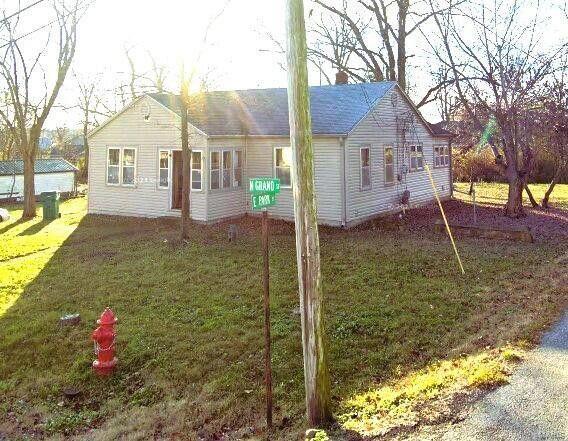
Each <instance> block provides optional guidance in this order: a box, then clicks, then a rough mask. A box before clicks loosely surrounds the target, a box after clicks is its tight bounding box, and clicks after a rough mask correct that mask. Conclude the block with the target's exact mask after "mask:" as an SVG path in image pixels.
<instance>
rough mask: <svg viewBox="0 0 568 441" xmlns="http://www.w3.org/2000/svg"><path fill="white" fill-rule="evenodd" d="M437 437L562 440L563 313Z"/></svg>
mask: <svg viewBox="0 0 568 441" xmlns="http://www.w3.org/2000/svg"><path fill="white" fill-rule="evenodd" d="M434 438H435V439H442V440H452V441H454V440H460V441H461V440H480V441H485V440H491V441H512V440H514V441H517V440H530V441H539V440H547V441H556V440H562V441H565V440H568V313H566V315H565V316H564V318H563V319H562V320H561V321H560V322H559V323H558V324H557V325H556V326H555V327H554V328H553V329H552V330H551V331H549V332H548V333H547V334H546V335H545V336H544V338H543V340H542V343H541V346H540V347H539V348H538V349H536V350H535V351H533V352H531V353H530V354H529V355H528V356H527V359H526V361H525V362H524V363H523V364H522V365H521V366H520V367H519V368H518V369H517V370H516V371H515V373H514V374H513V375H512V376H511V379H510V384H508V385H506V386H503V387H501V388H499V389H497V390H495V391H494V392H492V393H490V394H488V395H487V396H486V397H484V398H483V399H482V400H481V401H480V402H479V403H477V404H476V405H475V406H474V409H473V411H472V413H471V414H470V415H469V417H468V418H466V419H465V420H464V421H463V422H462V423H460V424H457V425H456V426H454V427H453V428H452V429H450V431H449V432H446V433H445V434H443V435H441V436H439V437H434Z"/></svg>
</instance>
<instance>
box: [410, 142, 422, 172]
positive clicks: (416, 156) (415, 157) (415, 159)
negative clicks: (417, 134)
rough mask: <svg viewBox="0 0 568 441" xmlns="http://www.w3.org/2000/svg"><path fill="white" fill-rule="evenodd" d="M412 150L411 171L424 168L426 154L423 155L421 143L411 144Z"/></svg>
mask: <svg viewBox="0 0 568 441" xmlns="http://www.w3.org/2000/svg"><path fill="white" fill-rule="evenodd" d="M409 152H410V171H417V170H422V169H423V168H424V156H423V155H422V146H421V145H411V146H410V147H409Z"/></svg>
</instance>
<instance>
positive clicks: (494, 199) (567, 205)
mask: <svg viewBox="0 0 568 441" xmlns="http://www.w3.org/2000/svg"><path fill="white" fill-rule="evenodd" d="M454 186H455V188H456V189H457V190H459V191H461V192H469V182H458V183H455V184H454ZM529 188H530V189H531V192H532V194H533V196H534V197H535V199H536V200H537V202H539V203H540V202H541V201H542V198H543V197H544V193H545V192H546V190H547V189H548V184H529ZM475 190H476V193H475V194H476V198H477V200H478V201H479V202H480V203H489V204H501V205H502V204H504V203H505V202H506V201H507V185H505V184H500V183H494V182H481V183H478V184H475ZM455 196H456V197H457V198H458V199H463V200H465V201H468V202H469V201H471V198H470V196H468V195H465V194H463V193H458V192H456V193H455ZM523 202H524V204H525V205H527V206H530V201H529V199H528V196H527V194H526V193H524V192H523ZM550 205H551V206H552V207H558V208H562V209H565V210H566V209H568V184H558V185H556V187H554V190H553V192H552V195H551V196H550Z"/></svg>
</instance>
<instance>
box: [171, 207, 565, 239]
mask: <svg viewBox="0 0 568 441" xmlns="http://www.w3.org/2000/svg"><path fill="white" fill-rule="evenodd" d="M443 206H444V211H445V213H446V217H447V218H448V221H449V222H450V223H456V224H461V225H474V223H473V206H472V205H471V204H469V203H466V202H463V201H459V200H450V201H446V202H444V203H443ZM476 210H477V223H476V224H475V225H476V226H480V227H488V228H503V229H507V228H519V227H529V228H530V230H531V233H532V235H533V237H534V240H535V242H556V243H568V210H562V209H558V208H550V209H547V210H545V209H541V208H540V209H534V208H531V207H525V210H526V216H524V217H522V218H520V219H511V218H508V217H505V216H503V208H502V206H499V205H489V204H484V205H478V206H477V209H476ZM440 219H442V216H441V214H440V209H439V207H438V204H436V203H432V204H429V205H426V206H423V207H420V208H413V209H411V210H407V211H406V213H405V214H404V215H401V214H390V215H384V216H378V217H377V218H375V219H373V220H370V221H368V222H365V223H363V224H360V225H357V226H355V227H353V228H350V229H348V230H344V229H341V228H334V227H327V226H321V227H320V230H319V231H320V237H322V238H326V237H327V238H332V237H333V236H337V235H345V234H364V233H365V232H370V231H377V230H378V231H398V230H399V229H402V230H406V231H416V232H419V231H424V232H426V231H429V232H432V231H434V223H435V222H436V221H437V220H440ZM177 222H178V220H172V224H173V225H172V227H173V228H175V227H174V225H175V226H177ZM230 224H236V225H237V229H238V234H239V235H245V236H256V235H258V234H260V231H261V220H260V217H257V216H243V217H242V218H240V219H233V220H227V221H223V222H220V223H217V224H213V225H208V226H205V228H206V230H208V231H207V234H209V235H211V236H212V239H213V237H215V236H220V235H226V234H227V232H228V229H229V225H230ZM201 227H202V228H203V226H201ZM270 230H271V234H272V235H284V236H288V235H289V236H292V235H293V234H294V224H293V223H292V222H287V221H282V220H277V219H271V222H270Z"/></svg>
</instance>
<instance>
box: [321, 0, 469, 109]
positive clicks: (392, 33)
mask: <svg viewBox="0 0 568 441" xmlns="http://www.w3.org/2000/svg"><path fill="white" fill-rule="evenodd" d="M313 1H314V3H316V4H317V5H319V6H320V7H321V8H322V9H323V10H324V11H325V12H327V13H328V14H331V15H332V16H335V17H337V18H338V19H339V20H340V21H339V23H337V22H334V21H333V20H330V19H329V17H326V16H325V15H323V16H322V18H321V19H320V23H319V24H318V25H317V26H316V29H315V31H316V33H317V34H319V36H320V37H321V38H320V39H319V42H320V44H321V45H324V46H328V47H329V46H330V45H331V47H332V48H333V50H332V51H331V52H332V53H333V54H334V56H330V55H329V52H328V53H327V54H326V53H325V52H321V51H317V48H316V49H314V50H315V51H317V52H320V56H321V57H323V58H324V59H326V60H327V61H330V62H331V63H332V65H333V66H334V67H337V68H339V69H341V70H343V71H345V72H346V73H347V74H348V75H349V76H350V77H352V78H353V79H355V80H356V81H365V80H371V81H383V80H389V81H397V82H398V84H399V85H400V87H401V88H402V89H403V90H407V89H408V72H407V70H408V69H407V66H408V59H409V58H410V57H411V56H412V54H408V51H407V48H408V45H407V42H408V40H409V38H410V37H411V36H412V35H413V34H415V33H416V32H417V31H418V30H419V29H420V28H421V26H423V25H424V23H426V22H427V21H428V20H430V19H431V18H432V17H434V16H435V15H437V14H440V13H442V12H444V11H446V10H447V7H445V6H442V7H440V8H437V9H430V8H426V7H425V6H426V5H427V3H425V2H424V1H416V2H411V1H409V0H392V1H388V0H358V1H349V2H348V1H346V0H341V1H338V0H313ZM463 1H464V0H461V1H460V3H461V2H463ZM345 27H348V28H349V32H346V30H347V29H346V28H345ZM338 31H339V32H338ZM330 37H331V38H330ZM338 37H339V38H338ZM377 41H378V44H377ZM316 46H317V44H316ZM339 51H347V54H348V56H347V58H346V60H345V61H346V62H345V63H341V65H339V63H337V61H338V57H337V56H336V55H335V52H339ZM439 87H440V86H439V85H437V86H435V87H434V88H433V89H432V90H429V91H428V92H427V95H426V96H425V97H424V98H422V100H420V102H419V103H418V106H421V105H423V104H424V101H428V100H429V99H430V98H431V96H432V95H433V94H435V93H436V92H437V91H438V89H439Z"/></svg>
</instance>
